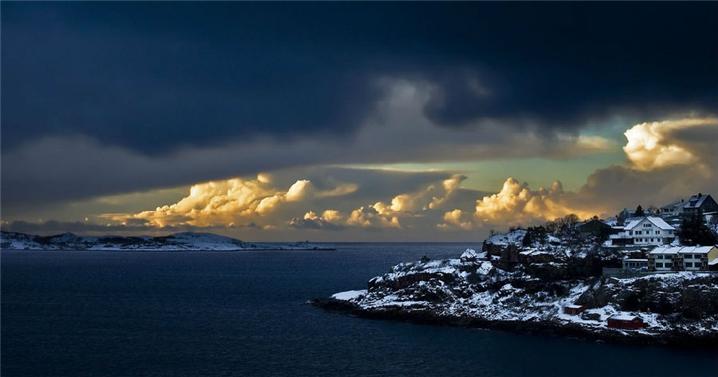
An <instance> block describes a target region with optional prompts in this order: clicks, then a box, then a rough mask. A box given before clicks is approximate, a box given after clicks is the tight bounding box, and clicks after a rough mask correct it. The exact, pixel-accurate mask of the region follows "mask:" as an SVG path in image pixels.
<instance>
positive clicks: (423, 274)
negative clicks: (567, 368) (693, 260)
mask: <svg viewBox="0 0 718 377" xmlns="http://www.w3.org/2000/svg"><path fill="white" fill-rule="evenodd" d="M490 258H491V256H490V255H488V253H476V252H475V251H473V250H467V251H466V252H465V253H464V254H463V255H462V256H461V257H460V258H458V259H449V260H437V261H427V262H413V263H402V264H399V265H397V266H394V267H393V268H392V269H391V271H390V272H389V273H387V274H384V275H381V276H377V277H375V278H373V279H371V280H370V281H369V284H368V287H367V290H365V291H352V292H351V294H338V295H335V296H334V298H332V299H324V300H315V301H314V302H313V303H314V304H315V305H318V306H321V307H323V308H327V309H333V310H342V311H347V312H351V313H354V314H356V315H360V316H363V317H368V318H385V319H401V320H410V321H416V322H423V323H436V324H450V325H461V326H479V327H487V328H497V329H504V330H513V331H522V332H541V333H552V334H560V335H570V336H580V337H584V338H600V339H607V340H616V341H624V342H637V343H672V344H679V343H680V344H685V343H690V342H699V343H700V344H712V345H718V276H715V275H710V274H706V273H690V272H683V273H671V274H661V275H649V276H644V277H640V278H632V279H617V278H603V277H600V276H592V275H591V274H586V273H584V272H585V270H582V269H580V268H578V269H576V270H575V271H574V270H571V268H569V267H568V266H570V265H575V266H582V265H589V266H590V265H592V263H593V262H586V261H585V260H584V261H581V260H573V259H585V258H579V257H572V258H568V259H567V260H566V261H565V262H564V263H561V264H545V265H543V266H533V265H522V264H519V265H517V266H515V268H514V269H513V270H512V271H507V270H505V269H502V268H501V267H500V266H499V265H498V263H497V262H498V261H497V260H491V259H490ZM588 270H591V269H590V268H589V269H588ZM581 271H584V272H581ZM574 305H582V306H583V309H585V310H582V311H581V312H580V313H578V314H573V315H569V314H565V312H566V310H564V307H566V306H574ZM629 315H630V316H632V317H637V318H639V319H640V321H642V322H643V323H644V324H645V327H644V328H642V329H639V330H622V329H615V328H609V327H608V325H607V320H608V318H609V317H612V316H629Z"/></svg>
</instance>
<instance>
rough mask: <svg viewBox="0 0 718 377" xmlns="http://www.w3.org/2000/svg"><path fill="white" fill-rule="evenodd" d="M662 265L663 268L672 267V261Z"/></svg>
mask: <svg viewBox="0 0 718 377" xmlns="http://www.w3.org/2000/svg"><path fill="white" fill-rule="evenodd" d="M663 266H664V267H665V268H671V267H673V263H671V262H668V263H664V264H663Z"/></svg>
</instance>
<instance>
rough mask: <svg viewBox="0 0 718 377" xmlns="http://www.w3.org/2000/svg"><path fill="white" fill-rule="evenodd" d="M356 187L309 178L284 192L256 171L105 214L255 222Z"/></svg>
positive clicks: (153, 221) (153, 222) (156, 222)
mask: <svg viewBox="0 0 718 377" xmlns="http://www.w3.org/2000/svg"><path fill="white" fill-rule="evenodd" d="M356 189H357V186H356V185H354V184H345V185H340V186H338V187H336V188H334V189H331V190H326V191H321V190H317V189H316V187H314V185H313V184H312V182H311V181H309V180H306V179H300V180H298V181H296V182H295V183H294V184H292V185H291V186H290V187H289V188H288V189H287V190H286V191H281V190H278V189H276V188H274V187H273V186H272V178H271V176H270V175H268V174H259V175H258V176H257V178H256V179H243V178H232V179H227V180H220V181H210V182H205V183H199V184H196V185H192V187H191V188H190V192H189V195H188V196H186V197H184V198H182V199H181V200H180V201H178V202H177V203H174V204H170V205H165V206H161V207H157V208H156V209H155V210H151V211H142V212H139V213H130V214H108V215H105V216H104V217H106V218H109V219H110V220H112V221H116V222H119V223H127V222H131V221H135V222H137V221H143V222H145V223H146V224H147V225H149V226H153V227H160V228H161V227H165V226H169V225H191V226H198V227H206V226H230V225H233V224H236V223H237V222H247V223H248V222H254V221H256V220H258V219H260V218H261V217H262V216H266V215H268V214H270V213H272V212H274V211H276V210H277V209H278V208H279V207H281V206H282V205H284V204H286V203H293V202H301V201H304V200H308V199H311V198H316V197H328V196H340V195H346V194H348V193H351V192H354V191H356ZM330 215H331V214H330ZM270 225H271V224H270Z"/></svg>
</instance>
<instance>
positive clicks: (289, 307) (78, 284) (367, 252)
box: [0, 244, 718, 377]
mask: <svg viewBox="0 0 718 377" xmlns="http://www.w3.org/2000/svg"><path fill="white" fill-rule="evenodd" d="M466 246H467V245H458V244H443V245H398V244H346V245H342V246H340V247H339V249H338V250H337V251H336V252H256V253H255V252H253V253H238V252H236V253H146V252H143V253H111V252H2V254H1V255H0V257H1V258H2V259H1V262H2V360H1V366H2V370H1V372H2V376H4V377H10V376H200V375H201V376H337V375H339V376H384V375H388V376H414V377H416V376H437V375H443V376H467V375H471V376H562V375H566V376H569V375H570V376H634V375H635V376H638V375H641V376H691V375H694V376H713V377H715V376H718V354H716V351H715V350H712V351H711V350H695V349H693V350H680V349H671V348H662V347H635V346H621V345H612V344H602V343H594V342H587V341H579V340H571V339H563V338H554V337H543V336H529V335H515V334H509V333H504V332H497V331H487V330H472V329H462V328H451V327H441V326H425V325H413V324H407V323H401V322H391V321H377V320H366V319H360V318H354V317H350V316H346V315H342V314H335V313H327V312H324V311H322V310H319V309H316V308H314V307H311V306H309V305H306V304H305V301H306V300H307V299H308V298H312V297H318V296H327V295H329V294H331V293H334V292H337V291H342V290H348V289H357V288H364V287H365V285H366V281H367V279H368V278H370V277H372V276H374V275H377V274H380V273H383V272H386V271H387V270H388V269H389V268H390V267H391V266H392V265H394V264H395V263H398V262H401V261H408V260H416V259H418V258H420V257H421V256H422V255H424V254H426V255H429V256H430V257H433V258H439V257H456V256H458V255H459V254H460V252H461V251H462V250H463V249H464V248H465V247H466Z"/></svg>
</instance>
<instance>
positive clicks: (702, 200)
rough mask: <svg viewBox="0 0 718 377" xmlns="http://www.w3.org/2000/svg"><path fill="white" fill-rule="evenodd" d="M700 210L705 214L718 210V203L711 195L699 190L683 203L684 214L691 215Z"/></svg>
mask: <svg viewBox="0 0 718 377" xmlns="http://www.w3.org/2000/svg"><path fill="white" fill-rule="evenodd" d="M699 211H700V212H701V213H703V214H706V213H713V212H718V203H716V201H715V200H714V199H713V197H711V196H710V195H708V194H702V193H700V192H699V193H698V194H696V195H693V196H691V197H690V198H689V199H688V200H686V203H685V204H684V205H683V214H684V215H691V214H693V213H696V212H699Z"/></svg>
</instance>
